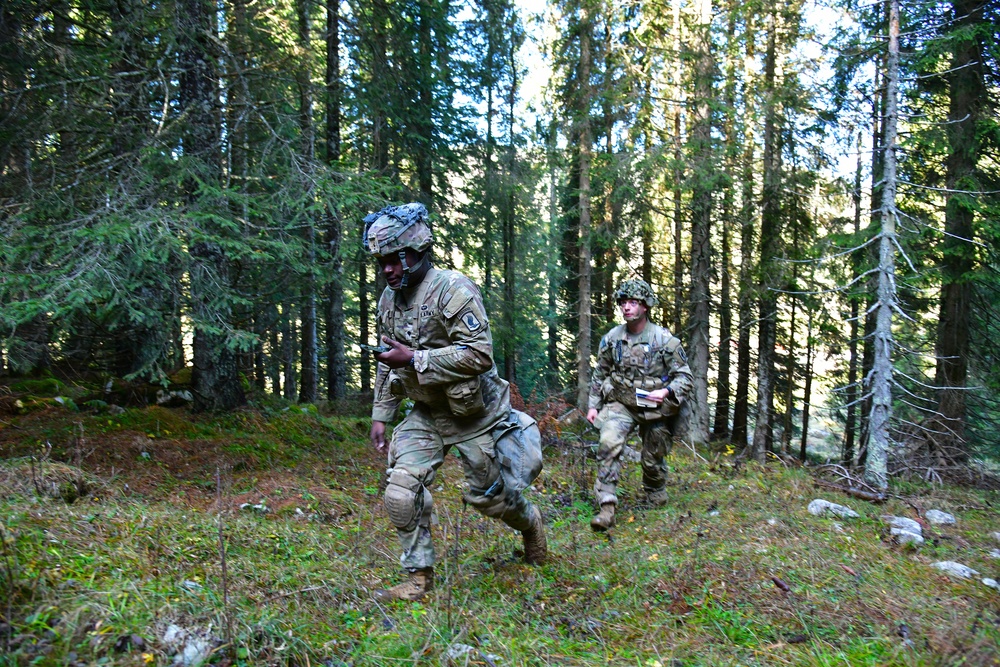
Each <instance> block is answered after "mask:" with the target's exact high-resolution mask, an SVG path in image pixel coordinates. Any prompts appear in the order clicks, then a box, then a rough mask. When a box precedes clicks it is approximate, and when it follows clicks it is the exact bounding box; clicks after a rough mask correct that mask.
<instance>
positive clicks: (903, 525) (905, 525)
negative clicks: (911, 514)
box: [882, 516, 924, 535]
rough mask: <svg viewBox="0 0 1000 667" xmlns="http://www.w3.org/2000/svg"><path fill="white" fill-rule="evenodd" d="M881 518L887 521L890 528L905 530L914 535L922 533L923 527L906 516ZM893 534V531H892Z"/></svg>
mask: <svg viewBox="0 0 1000 667" xmlns="http://www.w3.org/2000/svg"><path fill="white" fill-rule="evenodd" d="M882 520H883V521H885V522H886V523H888V524H889V525H890V526H891V527H892V528H895V529H898V530H905V531H906V532H908V533H914V534H916V535H923V534H924V531H923V528H921V527H920V524H919V523H917V522H916V521H915V520H913V519H910V518H907V517H905V516H883V517H882ZM893 535H895V533H893Z"/></svg>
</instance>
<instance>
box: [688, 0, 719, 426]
mask: <svg viewBox="0 0 1000 667" xmlns="http://www.w3.org/2000/svg"><path fill="white" fill-rule="evenodd" d="M696 21H697V24H698V25H697V28H696V31H697V38H696V41H695V49H696V51H695V54H694V61H695V69H694V72H693V75H694V89H695V92H694V96H693V100H692V104H691V112H692V114H691V115H692V117H693V120H692V123H691V139H690V141H691V152H692V162H693V163H694V164H693V169H692V171H693V172H694V173H693V175H692V177H693V183H694V187H693V190H692V193H691V321H690V327H689V330H690V342H689V343H688V349H689V353H690V357H691V372H692V376H693V380H694V386H693V390H694V395H693V396H692V398H691V400H690V401H688V404H689V407H690V418H689V420H688V424H687V437H688V439H689V440H690V441H691V442H693V443H694V444H696V445H697V444H705V443H707V442H708V419H709V412H708V366H709V300H710V298H711V295H710V286H711V282H712V265H711V256H712V240H711V229H712V190H713V186H714V182H715V174H714V172H715V165H714V160H713V155H712V116H711V113H710V111H709V101H710V100H711V98H712V75H713V70H714V65H715V63H714V62H713V60H712V51H711V31H710V28H711V21H712V3H711V0H701V1H700V2H699V3H698V16H697V18H696Z"/></svg>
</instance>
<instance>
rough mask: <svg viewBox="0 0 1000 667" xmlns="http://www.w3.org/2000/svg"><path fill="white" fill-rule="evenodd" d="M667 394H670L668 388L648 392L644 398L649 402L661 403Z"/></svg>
mask: <svg viewBox="0 0 1000 667" xmlns="http://www.w3.org/2000/svg"><path fill="white" fill-rule="evenodd" d="M669 392H670V388H669V387H663V388H662V389H655V390H653V391H651V392H649V393H648V394H647V395H646V398H648V399H649V400H651V401H654V402H656V403H662V402H663V399H665V398H666V397H667V394H668V393H669Z"/></svg>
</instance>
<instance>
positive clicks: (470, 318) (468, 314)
mask: <svg viewBox="0 0 1000 667" xmlns="http://www.w3.org/2000/svg"><path fill="white" fill-rule="evenodd" d="M461 319H462V322H463V323H464V324H465V326H466V328H468V330H469V331H479V329H480V327H482V326H483V323H482V322H480V321H479V318H478V317H476V314H475V313H474V312H472V310H467V311H465V312H464V313H462V318H461Z"/></svg>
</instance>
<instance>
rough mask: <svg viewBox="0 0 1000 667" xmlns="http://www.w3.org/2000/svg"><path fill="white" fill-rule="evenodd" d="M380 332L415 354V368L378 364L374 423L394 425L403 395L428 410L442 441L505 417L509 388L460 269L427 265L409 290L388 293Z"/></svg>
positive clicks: (474, 293) (473, 291)
mask: <svg viewBox="0 0 1000 667" xmlns="http://www.w3.org/2000/svg"><path fill="white" fill-rule="evenodd" d="M378 320H379V329H380V333H381V334H383V335H386V336H389V337H390V338H393V339H395V340H398V341H399V342H401V343H403V344H404V345H406V346H407V347H409V348H411V349H412V350H414V356H413V366H411V367H405V368H397V369H390V368H389V367H388V366H386V365H385V364H379V365H378V373H377V376H376V380H375V403H374V405H373V406H372V419H373V420H376V421H382V422H389V421H392V420H393V418H394V417H395V415H396V412H397V410H398V408H399V404H400V402H401V400H402V398H403V397H404V396H405V397H409V398H411V399H413V401H414V402H416V403H419V404H422V405H424V406H426V408H427V409H428V410H429V411H430V413H431V415H432V416H433V417H434V422H435V426H436V427H437V431H438V434H439V435H440V436H441V437H442V439H443V440H444V442H445V443H446V444H451V443H454V442H458V441H460V440H463V439H465V438H468V437H473V436H476V435H479V434H481V433H485V432H487V431H489V430H490V429H491V428H492V427H493V426H494V425H495V424H496V423H497V422H498V421H500V420H501V419H505V418H507V416H508V415H509V413H510V388H509V386H508V384H507V382H506V381H504V380H503V379H501V378H500V376H499V375H497V371H496V367H495V366H494V364H493V337H492V335H491V334H490V326H489V320H488V319H487V317H486V309H485V307H484V306H483V300H482V297H481V296H480V295H479V289H478V288H477V287H476V286H475V284H473V282H472V281H471V280H469V279H468V278H466V277H465V276H464V275H462V274H461V273H458V272H457V271H446V270H441V269H435V268H433V267H432V268H431V269H430V270H429V271H428V272H427V274H426V275H425V276H424V279H423V280H421V281H420V283H419V284H418V285H417V286H416V287H415V288H413V289H412V290H398V291H393V290H391V289H389V288H386V289H385V291H384V292H382V297H381V298H380V299H379V303H378Z"/></svg>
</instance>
